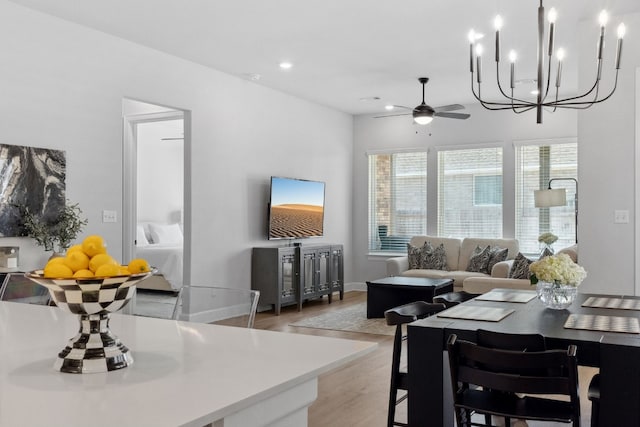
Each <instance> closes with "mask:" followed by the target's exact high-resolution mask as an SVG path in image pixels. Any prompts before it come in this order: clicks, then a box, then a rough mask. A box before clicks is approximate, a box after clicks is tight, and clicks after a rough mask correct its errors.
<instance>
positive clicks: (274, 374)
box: [0, 301, 377, 427]
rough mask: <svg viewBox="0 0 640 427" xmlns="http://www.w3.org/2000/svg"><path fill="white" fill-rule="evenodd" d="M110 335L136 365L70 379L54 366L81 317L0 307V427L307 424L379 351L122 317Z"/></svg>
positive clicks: (113, 320) (114, 320)
mask: <svg viewBox="0 0 640 427" xmlns="http://www.w3.org/2000/svg"><path fill="white" fill-rule="evenodd" d="M110 328H111V331H112V332H113V333H114V334H115V335H117V337H118V338H119V339H120V340H121V341H122V343H123V344H124V345H126V346H127V347H128V348H129V350H130V351H131V354H132V356H133V360H134V363H133V364H132V365H131V366H128V367H126V368H124V369H119V370H114V371H110V372H104V373H91V374H70V373H63V372H59V371H56V370H55V369H54V367H53V366H54V361H55V360H56V357H57V354H58V352H60V350H62V349H63V348H64V346H65V344H66V342H67V341H68V340H69V339H70V338H71V337H73V336H74V335H75V334H76V333H77V331H78V329H79V322H78V316H75V315H72V314H69V313H68V312H64V311H62V310H61V309H59V308H57V307H52V306H42V305H33V304H24V303H16V302H4V301H3V302H0V426H1V427H15V426H21V427H28V426H58V425H60V426H61V425H64V426H67V427H73V426H78V427H80V426H83V427H84V426H88V425H91V426H109V427H113V426H118V427H124V426H137V427H139V426H153V427H162V426H171V427H176V426H194V427H195V426H197V427H202V426H205V425H206V426H209V425H211V426H214V427H218V426H224V427H234V426H235V427H253V426H256V427H257V426H294V425H295V426H306V425H307V412H308V407H309V406H310V405H311V404H312V403H313V401H314V400H315V399H316V398H317V395H318V376H319V375H321V374H323V373H325V372H328V371H330V370H333V369H335V368H337V367H339V366H342V365H344V364H347V363H348V362H350V361H353V360H356V359H357V358H360V357H362V356H364V355H366V354H368V353H369V352H371V351H373V350H374V349H375V348H376V347H377V344H376V343H372V342H365V341H355V340H346V339H338V338H331V337H319V336H311V335H303V334H296V333H284V332H275V331H268V330H257V329H248V328H239V327H232V326H221V325H213V324H201V323H193V322H186V321H177V320H165V319H155V318H149V317H141V316H132V315H126V314H119V313H115V314H112V315H111V317H110ZM338 398H339V397H338Z"/></svg>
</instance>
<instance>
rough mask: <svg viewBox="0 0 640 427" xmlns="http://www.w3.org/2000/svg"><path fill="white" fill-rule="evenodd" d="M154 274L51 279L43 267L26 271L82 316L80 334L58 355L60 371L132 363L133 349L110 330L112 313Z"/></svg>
mask: <svg viewBox="0 0 640 427" xmlns="http://www.w3.org/2000/svg"><path fill="white" fill-rule="evenodd" d="M151 274H152V272H149V273H141V274H132V275H130V276H114V277H103V278H97V277H96V278H90V279H48V278H45V277H44V275H43V272H42V270H38V271H33V272H30V273H26V274H25V276H26V277H28V278H29V279H31V280H33V281H34V282H36V283H38V284H40V285H42V286H44V287H46V288H47V289H49V293H50V294H51V299H52V300H53V301H54V302H55V303H56V305H57V306H58V307H60V308H61V309H63V310H65V311H68V312H70V313H73V314H77V315H78V316H79V318H80V330H79V331H78V334H77V335H76V336H75V337H73V338H71V339H70V340H69V343H68V344H67V346H66V347H65V348H64V349H63V350H62V351H61V352H60V353H59V354H58V359H57V360H56V362H55V363H54V365H53V366H54V368H55V369H56V370H58V371H60V372H67V373H73V374H86V373H96V372H108V371H115V370H117V369H122V368H126V367H127V366H129V365H131V364H132V363H133V357H132V356H131V352H130V351H129V349H128V348H127V347H126V346H125V345H124V344H122V343H121V342H120V339H119V338H118V337H116V336H115V335H114V334H113V333H112V332H111V330H110V329H109V315H110V314H111V313H114V312H116V311H118V310H120V309H121V308H123V307H124V306H125V305H127V303H128V302H129V300H131V298H132V297H133V295H134V294H135V291H136V284H137V283H138V282H139V281H141V280H144V279H146V278H147V277H149V276H150V275H151Z"/></svg>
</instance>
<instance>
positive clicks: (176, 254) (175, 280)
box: [136, 243, 182, 290]
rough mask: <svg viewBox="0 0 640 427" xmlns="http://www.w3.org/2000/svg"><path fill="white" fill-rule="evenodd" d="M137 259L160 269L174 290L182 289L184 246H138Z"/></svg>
mask: <svg viewBox="0 0 640 427" xmlns="http://www.w3.org/2000/svg"><path fill="white" fill-rule="evenodd" d="M136 257H137V258H144V259H146V260H147V262H148V263H149V265H151V266H152V267H155V268H157V269H158V273H159V274H162V275H163V276H164V278H165V279H166V280H167V282H169V284H170V285H171V288H172V289H175V290H179V289H180V288H182V245H179V246H176V245H163V244H159V243H156V244H153V243H152V244H149V245H144V246H136Z"/></svg>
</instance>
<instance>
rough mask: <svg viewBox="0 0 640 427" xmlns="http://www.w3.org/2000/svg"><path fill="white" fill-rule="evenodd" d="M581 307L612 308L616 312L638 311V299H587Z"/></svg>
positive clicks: (639, 308)
mask: <svg viewBox="0 0 640 427" xmlns="http://www.w3.org/2000/svg"><path fill="white" fill-rule="evenodd" d="M582 306H583V307H594V308H613V309H617V310H640V299H631V298H614V297H589V298H587V299H586V301H585V302H583V303H582Z"/></svg>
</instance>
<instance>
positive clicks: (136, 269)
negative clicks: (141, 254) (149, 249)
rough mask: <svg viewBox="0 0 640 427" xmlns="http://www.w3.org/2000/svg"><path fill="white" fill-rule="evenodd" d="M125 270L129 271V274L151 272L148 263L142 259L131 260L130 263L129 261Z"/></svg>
mask: <svg viewBox="0 0 640 427" xmlns="http://www.w3.org/2000/svg"><path fill="white" fill-rule="evenodd" d="M127 268H128V269H129V271H130V272H131V274H138V273H146V272H147V271H150V270H151V268H150V267H149V263H148V262H147V261H146V260H144V259H142V258H136V259H132V260H131V261H129V265H128V266H127Z"/></svg>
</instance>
